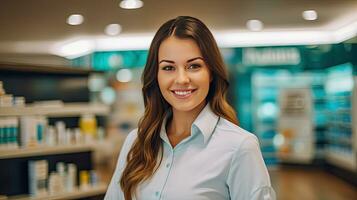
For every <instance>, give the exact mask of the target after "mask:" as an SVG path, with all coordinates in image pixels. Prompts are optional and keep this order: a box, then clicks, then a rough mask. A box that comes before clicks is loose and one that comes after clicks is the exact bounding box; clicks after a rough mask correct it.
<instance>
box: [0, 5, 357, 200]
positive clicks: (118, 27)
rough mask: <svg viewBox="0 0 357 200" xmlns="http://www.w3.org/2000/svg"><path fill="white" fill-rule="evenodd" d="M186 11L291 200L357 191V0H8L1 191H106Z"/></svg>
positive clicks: (1, 12)
mask: <svg viewBox="0 0 357 200" xmlns="http://www.w3.org/2000/svg"><path fill="white" fill-rule="evenodd" d="M179 15H189V16H194V17H197V18H199V19H201V20H202V21H203V22H204V23H205V24H206V25H207V26H208V27H209V28H210V30H211V31H212V32H213V34H214V37H215V38H216V40H217V42H218V45H219V47H220V48H221V53H222V55H223V57H224V60H225V63H226V66H227V68H228V71H229V79H230V83H231V84H230V88H229V93H228V99H229V102H230V103H231V104H232V105H233V106H234V108H235V110H236V112H237V117H238V119H239V122H240V126H241V127H242V128H244V129H246V130H248V131H250V132H252V133H254V134H255V135H257V137H258V138H259V140H260V147H261V151H262V154H263V157H264V161H265V163H266V165H267V166H268V168H269V172H270V176H271V179H272V184H273V187H274V189H275V191H276V193H277V197H278V199H282V200H295V199H299V200H300V199H307V200H352V199H357V188H356V186H357V155H356V154H357V93H356V92H357V89H356V87H357V1H355V0H314V1H311V0H299V1H295V0H285V1H282V0H270V1H263V0H261V1H259V0H224V1H217V0H215V1H214V0H202V1H201V0H196V1H189V0H181V1H174V0H141V1H140V0H101V1H99V0H72V1H63V0H62V1H60V0H52V1H46V0H27V1H20V0H2V1H1V2H0V24H1V29H0V199H102V198H103V196H104V194H105V191H106V187H107V185H108V183H109V181H110V178H111V176H112V173H113V171H114V169H115V165H116V161H117V157H118V154H119V152H120V149H121V145H122V143H123V141H124V139H125V137H126V135H127V134H128V132H130V131H131V130H132V129H134V128H136V127H137V123H138V120H139V118H140V117H141V115H142V113H143V110H144V106H143V101H142V96H141V81H140V76H141V73H142V70H143V68H144V66H145V62H146V57H147V54H148V51H147V50H148V47H149V45H150V42H151V40H152V38H153V35H154V33H155V31H156V30H157V29H158V28H159V26H160V25H161V24H163V23H164V22H166V21H167V20H169V19H172V18H175V17H176V16H179Z"/></svg>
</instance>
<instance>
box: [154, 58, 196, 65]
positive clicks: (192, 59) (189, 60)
mask: <svg viewBox="0 0 357 200" xmlns="http://www.w3.org/2000/svg"><path fill="white" fill-rule="evenodd" d="M197 59H201V60H203V58H202V57H200V56H199V57H194V58H191V59H188V60H187V63H189V62H192V61H194V60H197ZM162 62H168V63H173V64H174V63H175V62H174V61H172V60H165V59H164V60H161V61H160V62H159V64H160V63H162Z"/></svg>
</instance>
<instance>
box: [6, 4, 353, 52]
mask: <svg viewBox="0 0 357 200" xmlns="http://www.w3.org/2000/svg"><path fill="white" fill-rule="evenodd" d="M143 1H144V7H142V8H140V9H137V10H124V9H122V8H120V7H119V6H118V4H119V2H120V0H1V1H0V27H1V29H0V54H20V53H21V54H51V53H53V51H52V50H53V47H54V46H56V45H57V46H58V45H59V44H63V43H64V42H68V41H73V40H75V39H80V38H87V39H89V40H91V39H93V38H98V37H101V38H109V36H105V34H104V28H105V26H106V25H107V24H110V23H119V24H121V26H122V28H123V30H122V34H123V35H126V36H128V35H129V36H130V35H132V34H138V33H141V34H145V33H148V34H149V35H150V34H152V33H154V32H155V30H157V29H158V27H159V26H160V25H161V24H162V23H163V22H165V21H167V20H168V19H171V18H174V17H176V16H178V15H190V16H194V17H197V18H199V19H201V20H202V21H204V22H205V23H206V24H207V25H208V27H209V28H210V29H211V30H212V31H213V32H214V33H220V32H224V31H226V32H227V31H231V32H232V31H233V32H236V33H248V34H249V30H247V28H246V27H245V24H246V21H247V20H249V19H259V20H261V21H263V23H264V30H263V32H276V33H278V32H287V31H297V32H294V34H297V35H299V34H300V32H299V31H310V33H309V34H313V32H312V31H327V32H328V31H336V30H339V29H341V28H343V27H345V26H348V25H351V24H353V23H354V24H356V26H354V27H355V28H354V27H352V29H353V31H354V32H353V33H352V35H351V34H350V36H348V37H347V38H346V37H345V38H344V39H348V38H352V37H353V36H355V35H356V33H357V0H176V1H175V0H143ZM308 9H314V10H316V11H317V13H318V20H316V21H305V20H304V19H303V18H302V17H301V13H302V11H304V10H308ZM72 13H80V14H82V15H83V16H84V18H85V21H84V23H83V24H82V25H79V26H70V25H67V24H66V23H65V21H66V18H67V17H68V16H69V15H70V14H72ZM350 28H351V27H350ZM294 34H290V35H291V36H292V37H294ZM277 36H278V35H277ZM272 37H274V35H273V36H272ZM308 37H309V36H308ZM276 39H277V40H279V39H280V38H276ZM302 43H303V42H302ZM240 44H241V43H237V46H239V45H240ZM114 48H115V47H114Z"/></svg>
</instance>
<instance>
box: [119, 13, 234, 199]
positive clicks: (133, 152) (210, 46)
mask: <svg viewBox="0 0 357 200" xmlns="http://www.w3.org/2000/svg"><path fill="white" fill-rule="evenodd" d="M170 36H175V37H177V38H180V39H192V40H194V41H195V42H196V43H197V45H198V47H199V49H200V50H201V53H202V56H203V58H204V60H205V62H206V64H207V66H208V68H209V70H210V72H211V75H212V81H211V83H210V88H209V92H208V95H207V97H206V101H207V102H209V104H210V106H211V109H212V111H213V112H214V113H215V114H216V115H218V116H220V117H222V118H225V119H227V120H229V121H231V122H232V123H234V124H238V120H237V117H236V114H235V111H234V109H233V108H232V107H231V106H230V105H229V104H228V103H227V101H226V93H227V89H228V85H229V83H228V78H227V71H226V68H225V66H224V63H223V59H222V56H221V54H220V51H219V49H218V47H217V44H216V41H215V39H214V37H213V35H212V33H211V32H210V31H209V29H208V28H207V27H206V25H205V24H203V22H201V21H200V20H198V19H196V18H194V17H188V16H179V17H177V18H175V19H171V20H169V21H167V22H166V23H164V24H163V25H162V26H161V27H160V28H159V30H158V31H157V33H156V34H155V36H154V39H153V40H152V43H151V45H150V49H149V54H148V58H147V62H146V65H145V69H144V72H143V75H142V83H143V88H142V94H143V97H144V105H145V112H144V116H143V117H142V118H141V119H140V121H139V124H138V132H137V138H136V140H135V141H134V143H133V145H132V147H131V149H130V151H129V153H128V156H127V158H126V161H127V164H126V167H125V169H124V171H123V173H122V176H121V179H120V186H121V188H122V191H123V193H124V197H125V199H126V200H132V197H133V196H135V193H136V189H137V187H138V185H139V184H140V183H142V182H143V181H145V180H148V179H149V178H150V177H151V176H152V175H153V174H154V173H155V170H156V169H157V168H158V167H159V166H160V164H161V161H162V141H161V139H160V130H161V125H162V123H163V119H164V117H165V115H166V113H167V112H168V111H169V110H170V107H171V106H170V105H169V104H168V103H167V102H166V100H165V99H164V97H163V96H162V94H161V92H160V89H159V85H158V81H157V74H158V52H159V47H160V44H161V43H162V42H163V41H164V40H165V39H167V38H168V37H170Z"/></svg>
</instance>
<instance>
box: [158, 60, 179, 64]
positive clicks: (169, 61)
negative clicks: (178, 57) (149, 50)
mask: <svg viewBox="0 0 357 200" xmlns="http://www.w3.org/2000/svg"><path fill="white" fill-rule="evenodd" d="M162 62H168V63H175V62H174V61H172V60H161V61H160V62H159V64H160V63H162Z"/></svg>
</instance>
